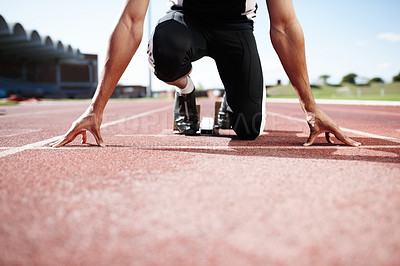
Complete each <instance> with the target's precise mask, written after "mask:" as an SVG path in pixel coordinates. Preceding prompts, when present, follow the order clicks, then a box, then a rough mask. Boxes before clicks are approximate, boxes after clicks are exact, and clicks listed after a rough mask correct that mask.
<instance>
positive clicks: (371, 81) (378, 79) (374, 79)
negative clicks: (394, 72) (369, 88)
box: [368, 77, 384, 83]
mask: <svg viewBox="0 0 400 266" xmlns="http://www.w3.org/2000/svg"><path fill="white" fill-rule="evenodd" d="M368 83H384V81H383V79H382V78H380V77H375V78H372V79H370V80H369V82H368Z"/></svg>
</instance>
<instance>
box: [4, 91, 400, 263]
mask: <svg viewBox="0 0 400 266" xmlns="http://www.w3.org/2000/svg"><path fill="white" fill-rule="evenodd" d="M199 102H200V104H201V106H202V116H213V112H214V111H213V101H211V100H205V99H200V100H199ZM87 105H88V102H87V101H71V102H69V101H66V102H57V103H51V102H42V103H39V104H25V105H24V104H23V105H18V106H7V107H4V106H3V107H0V109H2V110H0V113H1V114H2V115H0V144H1V145H0V167H1V171H0V177H1V178H0V265H111V264H113V265H399V261H400V229H399V224H400V158H399V155H400V112H399V111H400V109H399V107H398V106H392V107H390V106H359V105H337V104H326V105H325V104H324V105H322V108H323V109H324V110H325V111H326V112H327V113H328V114H329V115H331V116H332V117H333V118H334V119H335V120H336V121H337V122H338V123H339V124H340V125H341V127H342V128H344V130H347V132H348V135H349V136H351V137H353V138H354V139H355V140H357V141H360V142H362V144H363V146H361V147H359V148H351V147H346V146H343V145H341V144H339V143H338V144H337V145H328V144H325V143H324V139H323V137H322V136H321V138H319V139H318V140H317V143H316V144H315V145H313V146H311V147H303V146H302V143H303V142H305V140H306V138H307V133H308V127H307V125H306V123H305V122H304V116H303V114H302V112H301V110H300V107H299V105H298V104H293V103H271V102H268V101H267V111H268V118H267V125H266V128H265V131H264V133H263V134H262V135H261V136H260V137H259V138H258V139H257V140H256V141H240V140H238V139H237V138H236V137H235V136H234V134H233V132H232V131H230V130H224V131H221V132H220V135H219V136H212V137H207V136H195V137H189V136H181V135H174V134H173V133H172V117H173V115H172V101H171V100H135V101H115V100H112V101H110V103H109V105H108V106H107V109H106V111H105V115H104V121H103V128H102V135H103V139H104V141H105V142H106V144H107V147H106V148H100V147H97V146H94V145H93V144H94V143H95V142H94V139H93V138H89V142H90V143H92V145H90V144H89V145H81V144H80V143H79V141H78V140H77V141H75V142H73V143H71V144H69V145H67V146H66V147H64V148H60V149H52V148H49V147H48V146H47V143H49V142H50V141H51V139H53V138H54V137H56V136H60V135H62V134H63V133H64V132H65V131H66V130H67V129H68V127H69V125H70V124H71V122H72V121H73V120H74V119H75V118H77V117H78V116H79V115H80V114H81V113H82V112H83V111H84V109H85V108H86V106H87Z"/></svg>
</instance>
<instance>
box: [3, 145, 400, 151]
mask: <svg viewBox="0 0 400 266" xmlns="http://www.w3.org/2000/svg"><path fill="white" fill-rule="evenodd" d="M3 148H6V149H12V147H3ZM399 148H400V145H388V146H384V145H365V146H360V147H350V146H339V145H329V146H328V145H327V146H309V147H304V146H282V145H281V146H249V145H246V146H228V145H226V146H223V145H219V146H174V145H172V146H170V145H148V146H141V145H139V146H112V145H109V146H106V147H99V146H96V145H91V146H74V147H69V146H64V147H61V148H57V149H54V148H52V147H48V146H38V147H34V148H32V149H31V150H94V149H101V150H103V149H109V150H145V149H147V150H232V151H234V150H253V149H260V150H338V149H339V150H347V149H349V150H354V149H364V150H367V149H388V150H392V149H399ZM0 149H1V148H0Z"/></svg>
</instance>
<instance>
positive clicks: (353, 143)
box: [332, 128, 361, 147]
mask: <svg viewBox="0 0 400 266" xmlns="http://www.w3.org/2000/svg"><path fill="white" fill-rule="evenodd" d="M332 133H333V134H334V135H335V137H336V138H337V139H338V140H340V141H341V142H343V143H344V144H346V145H349V146H353V147H358V146H360V145H361V143H360V142H357V141H355V140H352V139H351V138H349V137H347V136H346V135H345V134H344V133H343V132H342V131H341V130H340V129H339V128H336V129H335V132H332Z"/></svg>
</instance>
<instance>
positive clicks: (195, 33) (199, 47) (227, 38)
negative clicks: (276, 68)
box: [148, 11, 265, 139]
mask: <svg viewBox="0 0 400 266" xmlns="http://www.w3.org/2000/svg"><path fill="white" fill-rule="evenodd" d="M214 26H215V25H212V24H211V23H205V22H204V21H198V20H196V19H192V18H190V17H188V16H187V15H184V14H183V13H181V12H179V11H171V12H169V13H168V14H167V15H166V16H165V17H163V18H162V19H160V21H159V23H158V25H157V26H156V28H155V30H154V32H153V34H152V37H151V39H150V41H149V49H148V55H149V62H150V64H151V66H152V68H153V69H154V73H155V75H156V76H157V77H158V78H159V79H160V80H162V81H166V82H172V81H175V80H177V79H179V78H180V77H182V76H185V75H187V74H188V73H189V72H190V70H191V69H192V62H194V61H196V60H198V59H200V58H202V57H203V56H209V57H211V58H213V59H214V60H215V62H216V65H217V68H218V72H219V75H220V77H221V80H222V83H223V84H224V87H225V92H226V97H227V103H228V106H229V108H228V111H229V112H230V113H229V115H230V120H231V125H232V127H233V129H234V130H235V132H236V134H237V135H238V136H239V137H240V138H241V139H255V138H257V137H258V136H259V135H260V134H261V133H262V131H263V130H264V126H265V87H264V84H263V75H262V70H261V63H260V58H259V55H258V51H257V46H256V42H255V38H254V35H253V30H252V29H222V28H218V27H214Z"/></svg>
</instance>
